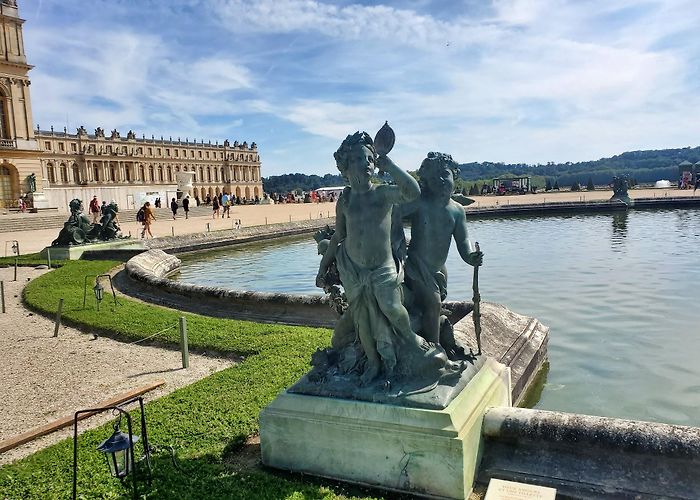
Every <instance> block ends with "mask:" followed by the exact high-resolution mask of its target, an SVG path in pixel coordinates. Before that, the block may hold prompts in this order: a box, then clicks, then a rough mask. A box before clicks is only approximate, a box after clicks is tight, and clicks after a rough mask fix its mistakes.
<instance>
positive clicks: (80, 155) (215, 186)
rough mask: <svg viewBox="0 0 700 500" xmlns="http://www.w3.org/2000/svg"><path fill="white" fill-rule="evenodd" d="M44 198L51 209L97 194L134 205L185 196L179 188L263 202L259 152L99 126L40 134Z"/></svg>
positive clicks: (203, 194) (243, 146)
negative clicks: (125, 132)
mask: <svg viewBox="0 0 700 500" xmlns="http://www.w3.org/2000/svg"><path fill="white" fill-rule="evenodd" d="M35 137H36V139H37V141H38V142H39V147H40V149H41V156H40V163H41V172H42V176H43V179H45V180H46V184H45V186H46V187H45V188H44V194H45V196H46V197H47V199H48V200H49V203H50V204H51V206H68V202H69V201H70V200H71V199H73V198H80V199H82V200H83V201H85V200H89V199H91V198H92V196H93V195H97V197H98V198H99V199H100V201H101V200H106V201H108V202H109V201H112V200H113V201H116V202H117V203H118V204H119V206H120V207H124V208H135V207H137V206H140V205H141V204H142V203H143V202H144V201H146V200H148V201H151V202H153V200H154V199H155V198H158V197H159V198H161V200H163V203H164V205H167V203H166V200H167V201H169V200H170V199H172V198H178V199H179V197H180V196H178V194H177V191H178V189H179V191H180V192H181V193H182V194H185V193H187V194H189V195H190V196H192V197H199V198H200V199H205V198H206V197H207V195H210V196H212V197H213V196H216V195H218V194H219V193H222V192H225V193H229V194H234V195H236V196H238V197H239V198H241V200H245V201H253V200H255V199H256V198H257V199H260V198H261V197H262V179H261V177H260V155H259V154H258V150H257V145H256V144H255V143H252V144H251V145H250V146H249V145H248V143H247V142H243V143H241V144H239V143H238V141H234V143H233V144H231V143H230V142H229V141H228V140H225V141H224V142H223V144H218V142H217V143H214V144H212V143H211V142H207V143H205V142H204V141H200V142H190V141H189V139H184V140H181V139H180V138H177V139H175V140H173V139H172V138H168V139H163V138H160V139H156V138H155V137H153V136H151V138H150V139H148V138H146V137H145V136H141V137H139V138H137V137H136V134H134V132H132V131H129V132H128V133H127V134H126V137H122V136H121V134H120V133H119V132H118V131H117V130H113V131H112V132H111V133H110V134H109V135H106V134H105V133H104V130H103V129H101V128H97V129H96V130H95V131H94V133H93V134H88V132H87V130H86V129H85V128H84V127H80V128H79V129H78V130H77V132H76V133H75V134H70V133H67V131H63V132H55V131H53V130H51V131H45V130H37V131H36V133H35Z"/></svg>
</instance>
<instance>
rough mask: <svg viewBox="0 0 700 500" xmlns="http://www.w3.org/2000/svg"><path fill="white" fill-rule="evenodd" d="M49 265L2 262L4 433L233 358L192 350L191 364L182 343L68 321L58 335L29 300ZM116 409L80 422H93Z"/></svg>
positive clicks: (32, 446)
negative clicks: (158, 343) (164, 344)
mask: <svg viewBox="0 0 700 500" xmlns="http://www.w3.org/2000/svg"><path fill="white" fill-rule="evenodd" d="M45 272H48V271H47V270H38V269H33V268H27V267H20V268H19V269H18V274H17V281H12V279H13V277H14V269H13V268H4V269H0V280H2V281H4V285H5V304H6V313H5V314H2V313H0V392H1V393H2V395H3V399H2V404H0V440H3V439H8V438H10V437H12V436H15V435H17V434H21V433H22V432H26V431H28V430H30V429H32V428H34V427H36V426H39V425H42V424H46V423H48V422H52V421H53V420H56V419H58V418H61V417H64V416H66V415H72V414H73V413H74V412H75V411H76V410H77V409H84V408H90V407H93V406H95V405H96V404H97V403H99V402H101V401H103V400H105V399H108V398H110V397H113V396H116V395H118V394H120V393H122V392H125V391H127V390H129V389H133V388H136V387H140V386H143V385H146V384H148V383H150V382H153V381H155V380H158V379H164V380H165V382H166V383H165V385H164V386H161V387H160V388H159V389H156V390H154V391H151V392H149V393H146V394H145V396H144V398H145V399H146V400H151V399H155V398H158V397H160V396H162V395H164V394H167V393H169V392H172V391H174V390H175V389H177V388H179V387H183V386H185V385H188V384H191V383H192V382H194V381H195V380H198V379H201V378H204V377H206V376H208V375H210V374H212V373H214V372H216V371H218V370H222V369H224V368H227V367H229V366H231V365H232V364H233V360H232V359H221V358H212V357H208V356H201V355H195V354H190V368H189V369H187V370H183V369H182V368H181V366H182V360H181V355H180V352H179V351H171V350H167V349H161V348H157V347H149V346H142V345H139V344H126V343H123V342H117V341H115V340H111V339H108V338H105V337H98V338H97V339H95V340H93V336H92V335H91V334H86V333H82V332H80V331H79V330H76V329H74V328H69V327H66V326H61V328H60V330H59V334H58V337H57V338H54V337H53V332H54V323H53V321H52V320H51V319H47V318H44V317H43V316H40V315H38V314H34V313H32V312H30V311H29V310H28V309H26V308H25V307H24V306H23V305H22V303H21V293H22V288H23V287H24V285H26V284H27V281H28V280H31V279H34V278H36V277H38V276H40V275H42V274H43V273H45ZM108 419H109V415H105V416H103V417H102V418H100V417H92V418H89V419H87V420H84V421H82V422H81V423H80V425H79V428H80V429H81V430H85V429H87V428H89V427H95V426H97V425H99V424H101V423H102V422H104V421H105V420H108ZM70 435H72V427H68V428H65V429H63V430H61V431H57V432H55V433H53V434H50V435H48V436H45V437H42V438H39V439H37V440H35V441H33V442H30V443H27V444H25V445H22V446H20V447H18V448H15V449H14V450H10V451H8V452H5V453H2V454H0V464H5V463H9V462H12V461H14V460H17V459H18V458H21V457H24V456H26V455H29V454H31V453H33V452H35V451H36V450H38V449H40V448H43V447H46V446H48V445H50V444H53V443H55V442H57V441H59V440H61V439H63V438H65V437H68V436H70Z"/></svg>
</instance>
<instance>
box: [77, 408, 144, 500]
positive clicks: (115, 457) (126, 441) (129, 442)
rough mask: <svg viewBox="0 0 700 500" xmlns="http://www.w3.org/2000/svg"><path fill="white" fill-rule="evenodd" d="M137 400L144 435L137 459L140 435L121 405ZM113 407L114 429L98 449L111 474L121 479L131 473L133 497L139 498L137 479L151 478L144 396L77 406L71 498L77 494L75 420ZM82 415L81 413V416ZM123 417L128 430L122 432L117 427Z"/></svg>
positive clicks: (110, 409)
mask: <svg viewBox="0 0 700 500" xmlns="http://www.w3.org/2000/svg"><path fill="white" fill-rule="evenodd" d="M136 402H138V404H139V409H140V410H141V433H142V435H143V439H142V440H141V444H142V445H143V453H144V454H143V456H142V457H140V458H139V460H138V461H137V460H136V458H135V457H136V450H135V446H134V445H135V443H137V442H138V441H139V436H137V435H135V434H134V432H133V426H132V422H131V415H129V412H127V411H126V410H125V409H124V406H126V405H129V404H132V403H136ZM105 411H112V412H113V413H114V414H118V418H117V421H116V423H115V424H114V432H113V433H112V435H111V436H110V437H108V438H107V439H105V440H104V441H103V442H102V443H101V444H100V445H99V446H98V447H97V450H98V451H101V452H102V453H103V454H104V456H105V458H106V459H107V465H109V471H110V473H111V474H112V476H114V477H116V478H119V480H120V481H123V480H124V479H125V478H126V477H127V476H129V475H131V476H132V478H133V479H132V481H131V484H132V487H133V489H134V498H138V483H139V481H143V480H144V479H146V480H147V481H148V483H149V484H150V482H151V453H152V452H153V448H152V447H151V446H149V444H148V433H147V432H146V412H145V411H144V407H143V397H141V396H136V397H133V398H130V399H127V400H126V401H124V402H122V403H121V404H120V405H119V406H105V407H102V408H91V409H86V410H78V411H77V412H75V415H74V416H73V500H77V498H78V420H80V419H81V418H86V417H87V416H90V415H95V414H97V413H101V412H105ZM81 415H83V416H82V417H81ZM122 417H124V418H125V419H126V427H127V432H122V431H121V430H120V429H119V425H120V424H121V420H122Z"/></svg>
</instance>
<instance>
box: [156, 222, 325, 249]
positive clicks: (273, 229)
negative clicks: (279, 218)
mask: <svg viewBox="0 0 700 500" xmlns="http://www.w3.org/2000/svg"><path fill="white" fill-rule="evenodd" d="M326 226H330V227H334V226H335V217H330V218H324V219H311V220H303V221H294V222H283V223H278V224H269V225H262V226H250V227H242V228H240V229H226V230H218V231H212V232H204V233H192V234H184V235H180V236H164V237H160V238H155V239H152V240H147V241H146V246H147V247H148V248H150V249H161V250H165V251H167V252H170V253H176V254H179V253H187V252H196V251H198V250H208V249H212V248H219V247H224V246H229V245H234V244H241V243H250V242H255V241H262V240H268V239H274V238H283V237H285V236H297V235H301V234H309V233H313V232H315V231H318V230H319V229H323V228H324V227H326Z"/></svg>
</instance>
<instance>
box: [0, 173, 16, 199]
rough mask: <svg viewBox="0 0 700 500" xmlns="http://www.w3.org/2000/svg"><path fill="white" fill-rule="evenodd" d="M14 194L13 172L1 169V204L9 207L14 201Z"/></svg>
mask: <svg viewBox="0 0 700 500" xmlns="http://www.w3.org/2000/svg"><path fill="white" fill-rule="evenodd" d="M14 198H15V197H14V193H13V192H12V172H10V169H9V168H7V167H0V203H3V205H4V206H8V205H9V203H10V202H12V201H14Z"/></svg>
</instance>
